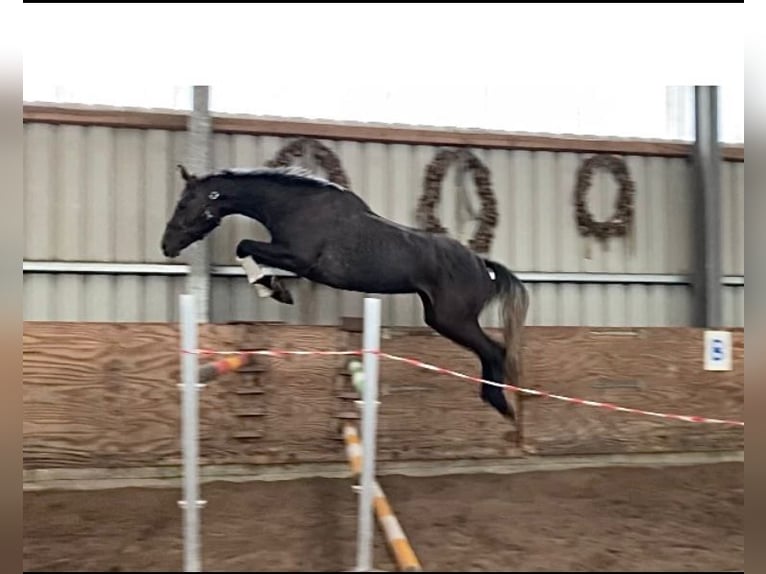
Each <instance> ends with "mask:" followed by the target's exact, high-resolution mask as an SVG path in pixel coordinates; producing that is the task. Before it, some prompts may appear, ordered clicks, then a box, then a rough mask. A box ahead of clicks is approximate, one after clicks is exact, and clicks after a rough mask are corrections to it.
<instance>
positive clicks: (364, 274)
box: [306, 254, 416, 293]
mask: <svg viewBox="0 0 766 574" xmlns="http://www.w3.org/2000/svg"><path fill="white" fill-rule="evenodd" d="M399 263H401V262H399ZM306 278H307V279H310V280H311V281H314V282H316V283H322V284H324V285H327V286H328V287H333V288H335V289H342V290H345V291H359V292H362V293H414V292H415V290H416V288H415V284H414V282H413V277H412V274H411V273H408V272H406V270H404V269H402V266H401V265H400V264H396V262H393V263H392V262H386V261H381V260H380V259H376V258H373V257H370V258H367V257H364V256H360V255H359V254H353V255H351V254H349V255H348V256H346V257H344V256H340V255H335V256H327V255H323V256H322V257H321V258H320V260H319V262H318V265H316V266H314V267H313V268H312V269H311V271H310V272H309V273H308V274H307V275H306Z"/></svg>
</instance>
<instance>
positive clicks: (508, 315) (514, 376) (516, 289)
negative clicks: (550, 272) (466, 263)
mask: <svg viewBox="0 0 766 574" xmlns="http://www.w3.org/2000/svg"><path fill="white" fill-rule="evenodd" d="M484 263H485V264H486V265H487V267H488V268H489V269H490V270H491V271H492V272H493V273H494V275H495V276H494V284H495V297H494V298H497V299H500V301H501V304H502V308H501V320H502V322H503V338H504V339H505V376H506V380H508V381H509V382H510V383H511V384H512V385H516V386H519V385H520V383H521V375H522V369H521V343H522V334H523V333H522V332H523V329H524V322H525V321H526V319H527V311H528V309H529V293H528V292H527V288H526V287H525V286H524V284H523V283H522V282H521V279H519V278H518V277H517V276H516V275H514V274H513V272H511V270H510V269H508V268H507V267H505V266H504V265H502V264H500V263H498V262H497V261H491V260H489V259H485V260H484Z"/></svg>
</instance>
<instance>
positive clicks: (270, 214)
mask: <svg viewBox="0 0 766 574" xmlns="http://www.w3.org/2000/svg"><path fill="white" fill-rule="evenodd" d="M178 169H179V170H180V174H181V177H182V178H183V180H184V182H185V185H184V189H183V191H182V193H181V196H180V198H179V200H178V203H177V204H176V206H175V209H174V212H173V215H172V217H171V219H170V220H169V221H168V223H167V226H166V228H165V231H164V234H163V237H162V252H163V253H164V254H165V256H166V257H171V258H173V257H177V256H178V255H179V254H180V253H181V251H183V250H184V249H185V248H186V247H188V246H189V245H191V244H192V243H194V242H196V241H199V240H200V239H202V238H204V237H205V236H206V235H208V234H209V233H210V232H211V231H213V230H214V229H215V228H216V227H218V225H220V223H221V220H222V219H223V218H224V217H226V216H227V215H232V214H241V215H244V216H246V217H249V218H252V219H255V220H257V221H259V222H260V223H261V224H263V225H264V227H266V229H267V230H268V231H269V233H270V234H271V242H262V241H254V240H251V239H242V240H241V241H240V242H239V243H238V244H237V248H236V255H237V259H238V261H239V262H240V264H241V265H242V266H243V267H244V269H245V271H246V273H247V276H248V280H249V282H250V283H251V284H253V286H254V287H255V288H256V289H257V290H258V294H259V295H260V296H261V297H272V298H273V299H275V300H276V301H279V302H281V303H285V304H290V303H292V296H291V294H290V292H289V291H288V290H287V289H286V288H285V286H284V285H283V283H282V280H281V279H280V278H279V277H276V276H273V275H271V276H269V275H267V274H266V273H265V272H264V271H263V270H262V269H261V268H260V267H259V265H264V266H269V267H273V268H277V269H282V270H285V271H289V272H292V273H294V274H295V275H296V276H298V277H302V278H305V279H308V280H309V281H313V282H315V283H319V284H323V285H327V286H329V287H332V288H335V289H340V290H345V291H356V292H362V293H379V294H395V293H417V295H418V296H419V297H420V299H421V301H422V304H423V310H424V317H425V322H426V324H427V325H428V326H430V327H431V328H432V329H434V330H435V331H436V332H437V333H439V334H440V335H442V336H444V337H446V338H447V339H449V340H450V341H452V342H454V343H456V344H458V345H460V346H462V347H464V348H466V349H469V350H471V351H472V352H473V353H475V354H476V355H477V357H478V358H479V359H480V361H481V371H482V375H481V376H482V378H483V379H486V380H489V381H494V382H497V383H503V382H504V381H505V379H506V377H507V378H508V380H510V381H511V382H513V384H516V385H518V384H519V378H520V376H521V340H522V338H521V335H522V329H523V327H524V322H525V320H526V315H527V309H528V306H529V296H528V293H527V289H526V288H525V286H524V285H523V283H522V282H521V280H520V279H519V278H518V277H517V276H516V275H515V274H514V273H512V272H511V271H510V270H509V269H508V268H506V267H505V266H504V265H502V264H500V263H498V262H497V261H492V260H490V259H487V258H484V257H481V256H479V255H477V254H476V253H474V252H473V251H471V250H470V249H468V248H467V247H466V246H464V245H463V244H461V243H460V242H459V241H457V240H455V239H453V238H450V237H448V236H446V235H441V234H433V233H429V232H426V231H422V230H420V229H415V228H410V227H406V226H403V225H399V224H397V223H395V222H392V221H389V220H387V219H385V218H383V217H381V216H380V215H378V214H376V213H375V212H373V211H372V209H370V207H369V206H368V205H367V203H365V202H364V201H363V200H362V199H361V198H360V197H359V196H358V195H356V194H355V193H354V192H352V191H351V190H349V189H346V188H343V187H341V186H339V185H336V184H334V183H331V182H329V181H327V180H325V179H322V178H320V177H316V176H314V175H313V174H311V173H310V172H308V171H306V170H303V169H300V168H295V167H288V168H256V169H249V170H240V169H229V170H221V171H216V172H212V173H210V174H206V175H202V176H195V175H192V174H189V173H188V172H187V170H186V169H185V168H184V167H183V166H182V165H178ZM494 300H498V301H499V302H500V303H501V313H502V322H503V339H504V344H501V343H500V342H498V341H496V340H495V339H493V338H491V337H490V336H489V335H488V334H487V333H485V332H484V330H483V329H482V328H481V327H480V325H479V316H480V314H481V313H482V311H483V309H484V308H485V307H486V306H487V305H488V304H490V303H491V302H492V301H494ZM480 396H481V398H482V400H483V401H485V402H486V403H489V404H490V405H491V406H492V407H494V408H495V409H496V410H497V411H498V412H499V413H500V414H501V415H503V416H504V417H506V418H507V419H508V420H509V421H510V422H514V421H515V418H516V417H515V413H514V409H513V407H512V406H511V405H510V404H509V403H508V401H507V400H506V397H505V394H504V392H503V389H502V388H501V387H497V386H493V385H487V384H482V385H481V392H480Z"/></svg>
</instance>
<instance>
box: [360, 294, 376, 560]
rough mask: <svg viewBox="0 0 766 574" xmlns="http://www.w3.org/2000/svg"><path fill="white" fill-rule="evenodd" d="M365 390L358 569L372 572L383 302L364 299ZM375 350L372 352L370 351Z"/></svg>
mask: <svg viewBox="0 0 766 574" xmlns="http://www.w3.org/2000/svg"><path fill="white" fill-rule="evenodd" d="M364 350H365V353H364V362H363V364H364V388H363V390H362V401H363V404H362V453H363V454H362V476H361V483H362V484H361V487H362V488H361V493H360V496H359V517H358V518H359V526H358V529H357V541H356V569H357V571H358V572H369V571H371V570H372V542H373V507H372V502H373V488H374V486H373V484H374V482H375V433H376V432H377V410H378V409H377V406H378V354H377V351H379V350H380V299H375V298H372V297H367V298H365V300H364ZM369 351H372V352H369Z"/></svg>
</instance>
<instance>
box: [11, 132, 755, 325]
mask: <svg viewBox="0 0 766 574" xmlns="http://www.w3.org/2000/svg"><path fill="white" fill-rule="evenodd" d="M24 129H25V191H24V195H25V258H27V259H35V260H57V259H58V260H73V261H103V262H111V261H117V262H147V263H164V262H167V260H166V259H165V258H164V257H163V256H162V254H161V252H160V250H159V241H160V235H161V232H162V229H163V227H164V225H165V222H166V220H167V218H168V217H169V215H170V212H171V210H172V209H173V206H174V205H175V202H176V199H177V197H178V194H179V192H180V190H181V189H182V182H181V181H180V178H179V176H178V172H177V170H176V168H175V165H176V163H178V162H183V160H184V157H185V154H186V134H185V133H183V132H168V131H163V130H134V129H124V128H119V129H117V128H105V127H79V126H53V125H45V124H33V123H32V124H25V126H24ZM289 141H291V140H290V139H289V138H277V137H265V136H263V137H261V136H250V135H226V134H216V135H215V136H214V143H213V154H214V162H213V163H214V166H215V167H216V168H221V167H232V166H257V165H262V164H264V163H265V162H266V161H268V160H269V159H271V158H272V157H274V155H275V154H276V153H277V151H278V150H279V149H280V148H281V146H283V145H284V144H285V143H287V142H289ZM323 143H324V144H325V145H327V146H328V147H330V148H331V149H333V150H334V151H335V152H336V153H337V154H338V156H339V158H340V159H341V162H342V165H343V167H344V169H345V170H346V173H347V175H348V176H349V179H350V180H351V183H352V186H353V188H354V189H355V190H356V191H357V192H358V193H359V194H360V195H361V196H362V197H363V198H364V199H365V200H366V201H368V202H369V203H370V205H371V206H372V207H373V209H375V210H377V211H379V212H380V213H382V214H383V215H384V216H386V217H389V218H391V219H394V220H395V221H398V222H401V223H404V224H408V225H415V207H416V204H417V200H418V197H419V195H420V194H421V193H422V184H423V177H424V172H425V168H426V166H427V165H428V163H429V162H430V161H431V160H432V159H433V157H434V154H435V153H436V151H437V148H435V147H429V146H419V145H408V144H394V145H388V144H378V143H359V142H353V141H329V140H325V141H323ZM473 152H474V153H475V154H476V155H477V156H478V157H479V158H481V159H482V161H484V162H485V163H486V164H487V166H488V167H489V168H490V170H491V173H492V184H493V189H494V191H495V194H496V198H497V202H498V210H499V213H500V218H499V223H498V227H497V228H496V230H495V241H494V244H493V247H492V251H491V253H490V254H489V255H490V256H491V257H493V258H495V259H498V260H499V261H501V262H503V263H505V264H507V265H509V266H510V267H511V268H512V269H514V270H517V271H550V272H558V271H570V272H587V271H591V272H615V273H687V272H689V271H690V269H691V255H692V254H691V245H692V244H691V222H692V219H691V207H692V201H691V187H690V185H691V181H690V177H691V171H690V167H689V165H688V163H687V162H686V160H684V159H680V158H654V157H638V156H630V157H628V158H626V159H627V163H628V166H629V169H630V172H631V175H632V176H633V179H634V181H635V184H636V224H637V229H636V234H635V237H634V242H633V243H631V241H626V240H622V239H619V240H610V241H609V243H608V248H605V247H604V246H603V245H601V244H599V243H598V242H595V241H590V240H589V241H586V240H584V239H583V238H581V237H580V236H579V234H578V233H577V229H576V223H575V218H574V209H573V190H574V184H575V180H576V174H577V168H578V166H579V164H580V162H581V161H582V160H583V159H584V158H585V157H587V155H583V154H577V153H567V152H556V153H554V152H530V151H523V150H500V149H493V150H483V149H475V150H473ZM308 167H311V166H310V165H309V166H308ZM722 184H723V189H724V196H725V197H724V199H725V201H724V211H723V213H722V225H723V226H724V233H723V235H724V251H725V253H724V266H725V267H724V269H725V273H726V274H731V275H740V274H743V273H744V256H743V254H744V225H743V220H744V213H743V212H744V201H743V198H744V165H743V164H741V163H731V162H724V165H723V168H722ZM466 186H467V188H468V190H469V192H470V193H469V197H468V201H469V203H471V204H472V205H473V207H474V208H475V209H476V208H478V205H477V203H478V202H477V201H476V197H475V194H474V193H473V189H474V185H473V181H472V178H471V177H468V178H467V180H466ZM456 189H457V187H456V174H455V169H454V167H453V168H450V169H449V170H448V172H447V174H446V176H445V178H444V181H443V186H442V201H441V202H440V204H439V206H438V210H439V211H438V212H439V215H440V217H441V219H442V223H443V224H444V225H446V226H447V227H448V228H449V229H450V231H451V232H452V233H453V234H454V235H458V236H460V237H461V238H463V239H465V240H467V238H468V237H470V235H471V234H472V233H473V231H474V228H475V225H476V223H475V222H473V221H461V220H460V217H461V216H460V213H461V212H460V211H459V210H458V198H457V195H456ZM615 197H616V183H615V182H614V180H613V178H612V176H611V175H608V174H604V173H597V174H596V175H595V177H594V178H593V186H592V188H591V193H590V195H589V206H590V208H591V210H592V211H593V213H594V214H595V215H596V216H598V217H608V216H609V215H610V214H611V213H612V210H613V205H614V199H615ZM245 237H253V238H256V239H265V240H267V239H268V233H267V232H266V231H265V229H264V228H263V227H262V226H261V225H260V224H258V223H257V222H252V221H248V220H246V219H245V218H243V217H238V216H235V217H232V218H228V219H227V220H225V221H224V222H223V224H222V226H221V227H220V228H219V229H218V230H216V231H215V232H214V233H213V236H212V242H213V262H214V264H219V265H220V264H232V265H233V264H236V261H235V259H234V247H235V246H236V243H237V241H238V240H240V239H242V238H245ZM588 248H589V250H588ZM185 261H186V259H185V258H184V256H181V257H180V258H179V259H178V260H176V262H185ZM183 281H184V279H183V278H181V277H176V278H170V277H168V278H164V277H138V276H127V277H112V276H83V277H77V276H70V275H61V276H58V277H56V276H52V275H34V274H26V275H25V277H24V286H25V318H27V319H28V320H37V319H45V320H63V318H68V319H72V320H151V321H154V320H174V318H175V307H176V300H175V295H176V294H177V293H178V292H179V290H180V289H181V288H182V286H183ZM291 286H292V288H293V290H294V291H295V293H296V294H297V296H298V299H299V301H298V302H297V303H296V305H294V306H284V305H278V304H276V303H273V302H271V301H262V300H259V299H257V298H256V297H255V296H254V293H253V292H252V289H251V288H250V286H249V285H248V284H247V282H246V281H245V280H244V278H242V277H234V278H224V277H217V278H215V279H214V280H213V294H214V299H213V308H212V313H213V318H214V320H216V321H218V320H235V319H245V320H247V319H255V318H258V319H263V320H284V321H288V322H293V323H296V322H314V323H321V324H334V323H335V322H337V318H338V317H339V316H343V315H360V314H361V309H362V297H363V296H362V295H361V294H356V293H338V292H335V291H333V290H330V289H327V288H324V287H319V286H314V287H312V286H310V285H308V284H307V283H306V282H303V281H297V282H296V281H291ZM530 289H531V290H532V294H533V297H532V307H531V309H530V324H546V325H554V324H564V325H576V324H588V325H683V324H688V321H689V301H690V299H689V297H690V295H689V290H688V288H686V287H684V286H667V285H662V286H642V285H608V286H602V285H576V284H569V285H555V284H547V285H531V286H530ZM727 289H728V290H730V291H731V294H730V295H727V297H729V299H727V300H726V301H727V303H726V304H727V305H728V307H727V308H728V309H729V310H728V311H727V321H730V322H734V323H736V322H737V321H740V322H741V318H742V316H743V311H740V309H741V306H740V303H739V301H740V300H741V301H744V299H743V298H742V297H741V293H743V289H741V288H727ZM727 293H728V291H727ZM383 313H384V322H386V324H399V325H422V324H423V323H422V311H421V309H420V302H419V300H418V298H417V297H416V296H405V295H402V296H393V297H384V306H383ZM483 323H484V324H486V325H493V326H495V325H497V313H496V309H495V308H493V309H490V310H488V311H487V313H485V316H484V318H483Z"/></svg>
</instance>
